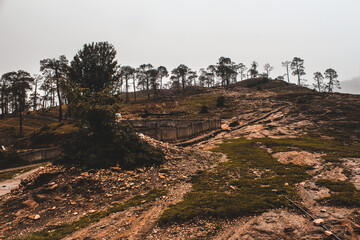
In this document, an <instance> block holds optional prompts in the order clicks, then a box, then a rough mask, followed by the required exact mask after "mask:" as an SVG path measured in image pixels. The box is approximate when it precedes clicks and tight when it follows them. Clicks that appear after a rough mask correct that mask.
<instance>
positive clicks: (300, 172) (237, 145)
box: [160, 139, 311, 224]
mask: <svg viewBox="0 0 360 240" xmlns="http://www.w3.org/2000/svg"><path fill="white" fill-rule="evenodd" d="M263 140H264V139H253V140H246V139H237V140H229V141H226V142H225V143H223V144H221V145H219V146H218V147H216V148H215V149H213V151H216V152H221V153H224V154H226V155H227V157H228V158H229V161H228V162H225V163H221V164H220V165H219V166H218V167H217V168H216V169H215V170H214V171H201V172H198V173H197V174H196V175H195V176H194V177H193V179H192V183H193V190H192V191H191V192H190V193H188V194H187V195H186V196H185V199H184V201H182V202H180V203H178V204H176V205H173V206H171V207H170V208H169V209H168V210H166V211H165V212H164V214H163V215H162V217H161V218H160V223H163V224H164V223H169V222H173V221H185V220H189V219H192V218H194V217H210V216H212V217H221V218H232V217H237V216H242V215H249V214H256V213H261V212H264V211H266V210H268V209H271V208H278V207H283V206H286V205H287V203H286V201H284V199H283V198H282V197H281V195H282V194H287V195H290V196H294V195H295V188H294V184H296V183H298V182H301V181H303V180H305V179H308V178H309V177H310V176H309V175H308V174H307V173H306V170H309V169H311V167H309V166H299V165H294V164H288V165H285V164H282V163H280V162H278V161H277V160H276V159H275V158H273V157H272V156H271V155H270V154H269V153H268V152H267V151H266V150H264V149H261V148H259V146H258V143H259V142H262V141H263Z"/></svg>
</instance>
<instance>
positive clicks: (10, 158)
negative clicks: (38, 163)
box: [0, 150, 29, 169]
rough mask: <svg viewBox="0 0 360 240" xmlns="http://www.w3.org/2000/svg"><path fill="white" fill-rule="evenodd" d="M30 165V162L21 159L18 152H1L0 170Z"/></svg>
mask: <svg viewBox="0 0 360 240" xmlns="http://www.w3.org/2000/svg"><path fill="white" fill-rule="evenodd" d="M27 164H29V163H28V162H26V161H24V160H23V159H21V157H20V156H19V154H17V152H15V151H13V150H11V151H2V150H1V151H0V169H6V168H13V167H19V166H23V165H27Z"/></svg>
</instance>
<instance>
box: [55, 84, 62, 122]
mask: <svg viewBox="0 0 360 240" xmlns="http://www.w3.org/2000/svg"><path fill="white" fill-rule="evenodd" d="M56 91H57V95H58V100H59V122H61V121H62V120H63V113H62V101H61V95H60V87H59V79H58V78H56Z"/></svg>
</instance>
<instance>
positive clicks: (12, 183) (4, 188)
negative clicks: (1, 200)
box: [0, 167, 40, 196]
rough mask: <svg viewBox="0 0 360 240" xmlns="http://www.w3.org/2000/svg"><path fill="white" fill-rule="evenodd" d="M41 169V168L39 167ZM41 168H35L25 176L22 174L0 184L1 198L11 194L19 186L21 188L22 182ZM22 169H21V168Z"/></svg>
mask: <svg viewBox="0 0 360 240" xmlns="http://www.w3.org/2000/svg"><path fill="white" fill-rule="evenodd" d="M39 168H40V167H39ZM39 168H35V169H33V170H30V171H28V172H25V173H23V174H20V175H18V176H16V177H14V178H12V179H9V180H6V181H3V182H0V196H2V195H5V194H7V193H9V192H11V190H12V189H14V188H16V187H17V186H19V184H20V183H21V180H23V179H25V178H27V177H28V176H30V175H31V174H33V173H34V172H36V171H37V170H38V169H39ZM20 169H21V168H20Z"/></svg>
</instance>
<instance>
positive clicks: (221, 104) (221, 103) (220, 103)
mask: <svg viewBox="0 0 360 240" xmlns="http://www.w3.org/2000/svg"><path fill="white" fill-rule="evenodd" d="M216 106H217V107H224V106H225V97H224V96H219V97H218V98H217V99H216Z"/></svg>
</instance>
